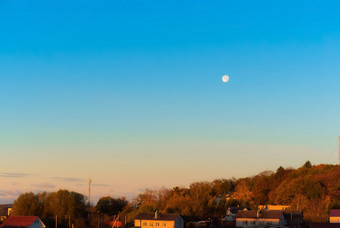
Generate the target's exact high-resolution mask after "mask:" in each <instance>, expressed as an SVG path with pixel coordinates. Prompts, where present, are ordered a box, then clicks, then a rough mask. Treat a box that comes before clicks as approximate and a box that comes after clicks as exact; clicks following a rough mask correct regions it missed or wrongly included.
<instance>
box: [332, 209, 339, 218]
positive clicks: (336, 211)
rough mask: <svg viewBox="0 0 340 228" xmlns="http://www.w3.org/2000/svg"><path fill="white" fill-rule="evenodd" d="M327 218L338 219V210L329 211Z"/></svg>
mask: <svg viewBox="0 0 340 228" xmlns="http://www.w3.org/2000/svg"><path fill="white" fill-rule="evenodd" d="M329 217H340V209H331V211H330V212H329Z"/></svg>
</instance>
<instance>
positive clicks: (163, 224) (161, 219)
mask: <svg viewBox="0 0 340 228" xmlns="http://www.w3.org/2000/svg"><path fill="white" fill-rule="evenodd" d="M135 227H140V228H184V220H183V218H182V217H181V216H180V215H179V214H163V213H158V212H155V213H140V214H139V215H137V216H136V217H135Z"/></svg>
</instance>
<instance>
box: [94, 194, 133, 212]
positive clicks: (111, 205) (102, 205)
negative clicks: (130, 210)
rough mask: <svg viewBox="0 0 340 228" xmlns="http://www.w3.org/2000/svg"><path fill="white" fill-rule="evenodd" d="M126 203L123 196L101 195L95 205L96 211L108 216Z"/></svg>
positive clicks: (119, 209) (118, 210) (120, 209)
mask: <svg viewBox="0 0 340 228" xmlns="http://www.w3.org/2000/svg"><path fill="white" fill-rule="evenodd" d="M127 204H128V202H127V201H126V199H125V198H116V199H115V198H112V197H111V196H106V197H102V198H100V199H99V201H98V202H97V205H96V209H97V211H99V212H100V213H102V214H106V215H109V216H112V215H116V214H118V213H119V212H120V211H122V209H123V208H124V207H125V206H126V205H127Z"/></svg>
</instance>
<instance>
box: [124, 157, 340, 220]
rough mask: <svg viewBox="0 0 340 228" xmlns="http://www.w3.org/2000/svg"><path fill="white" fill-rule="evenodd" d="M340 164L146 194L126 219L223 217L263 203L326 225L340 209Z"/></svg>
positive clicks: (126, 212) (127, 212)
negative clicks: (173, 215)
mask: <svg viewBox="0 0 340 228" xmlns="http://www.w3.org/2000/svg"><path fill="white" fill-rule="evenodd" d="M339 199H340V168H339V166H338V165H326V164H321V165H311V163H310V162H309V161H307V162H306V163H305V164H304V165H303V166H302V167H300V168H298V169H292V168H286V169H285V168H283V167H281V166H280V167H279V168H278V169H277V171H276V172H271V171H264V172H262V173H260V174H258V175H255V176H251V177H246V178H239V179H217V180H215V181H213V182H196V183H192V184H191V185H190V187H189V188H183V187H174V188H173V189H171V190H169V189H161V190H158V191H153V190H146V191H145V192H144V193H143V194H140V195H139V196H138V197H137V198H136V200H134V201H133V202H131V203H130V204H129V206H128V207H126V208H125V210H124V211H123V212H122V213H121V215H122V216H125V215H128V217H130V218H133V215H135V214H137V213H139V212H153V211H154V210H156V209H158V210H160V211H161V212H176V213H180V214H182V215H183V216H184V217H185V218H187V219H189V220H191V219H199V218H208V217H221V216H224V215H225V212H226V208H227V207H228V206H231V205H234V206H237V205H240V206H247V207H250V208H252V209H256V208H257V205H260V204H283V205H291V206H292V207H293V208H294V209H297V210H303V212H304V218H305V220H306V221H308V222H327V221H328V212H329V209H330V208H340V202H339Z"/></svg>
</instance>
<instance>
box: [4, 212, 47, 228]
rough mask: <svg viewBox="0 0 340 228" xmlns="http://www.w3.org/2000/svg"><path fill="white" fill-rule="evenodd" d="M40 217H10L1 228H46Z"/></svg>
mask: <svg viewBox="0 0 340 228" xmlns="http://www.w3.org/2000/svg"><path fill="white" fill-rule="evenodd" d="M45 227H46V226H45V225H44V223H42V221H41V220H40V218H39V217H38V216H15V215H11V216H9V217H8V218H7V219H6V220H5V221H4V222H3V223H2V224H1V225H0V228H45Z"/></svg>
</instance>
